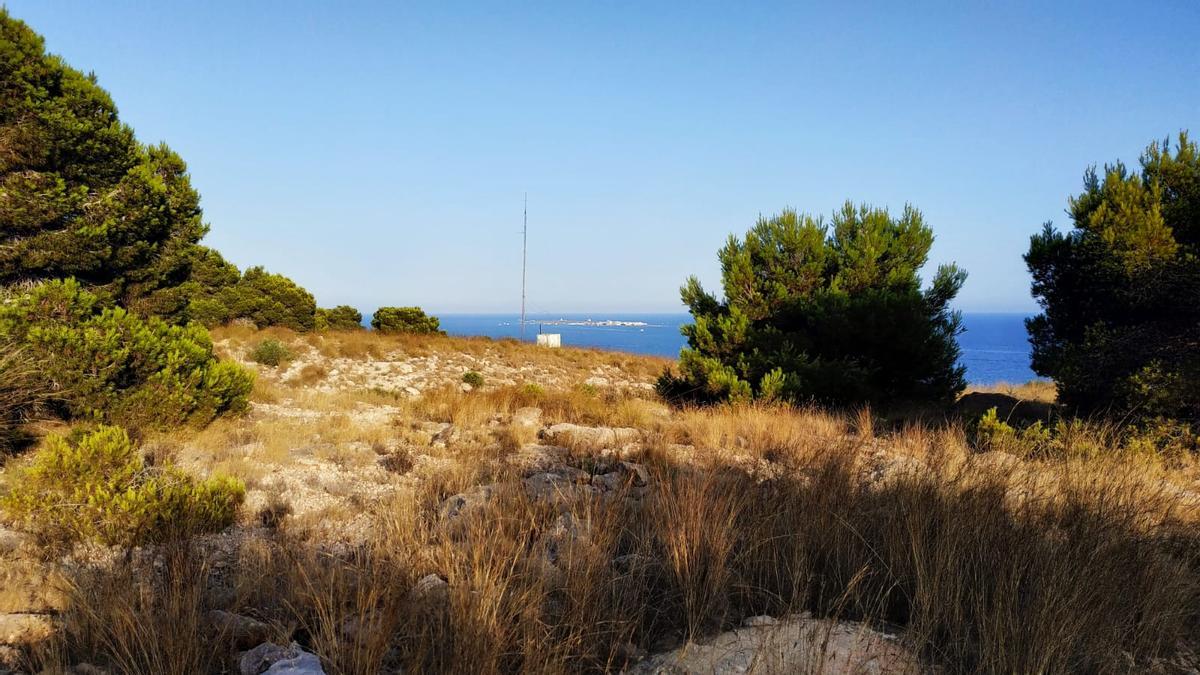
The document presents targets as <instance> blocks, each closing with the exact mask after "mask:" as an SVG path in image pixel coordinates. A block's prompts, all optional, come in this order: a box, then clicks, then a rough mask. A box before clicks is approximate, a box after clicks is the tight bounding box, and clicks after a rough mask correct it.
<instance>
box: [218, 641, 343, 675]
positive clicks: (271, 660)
mask: <svg viewBox="0 0 1200 675" xmlns="http://www.w3.org/2000/svg"><path fill="white" fill-rule="evenodd" d="M238 669H239V670H240V671H241V675H325V670H324V669H323V668H322V667H321V660H320V659H318V658H317V657H316V656H315V655H313V654H309V653H308V652H306V651H304V650H303V649H301V648H300V645H298V644H296V643H295V642H293V643H292V644H291V645H290V646H288V647H281V646H279V645H277V644H274V643H271V642H264V643H262V644H261V645H259V646H257V647H255V648H254V649H251V650H250V651H248V652H246V653H245V654H242V658H241V659H240V660H239V661H238Z"/></svg>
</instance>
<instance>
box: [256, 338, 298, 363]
mask: <svg viewBox="0 0 1200 675" xmlns="http://www.w3.org/2000/svg"><path fill="white" fill-rule="evenodd" d="M294 357H295V354H293V353H292V350H290V349H288V348H287V345H285V344H283V343H282V342H280V341H279V340H275V339H272V338H268V339H266V340H263V341H262V342H260V343H258V346H257V347H255V348H254V349H252V350H250V360H252V361H254V362H255V363H261V364H262V365H264V366H271V367H272V368H276V367H278V366H279V365H280V364H281V363H286V362H288V361H291V360H292V359H293V358H294Z"/></svg>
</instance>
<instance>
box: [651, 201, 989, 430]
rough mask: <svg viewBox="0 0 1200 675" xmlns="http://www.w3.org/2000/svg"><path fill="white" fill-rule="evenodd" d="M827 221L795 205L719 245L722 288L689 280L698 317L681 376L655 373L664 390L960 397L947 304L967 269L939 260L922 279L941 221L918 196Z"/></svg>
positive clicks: (840, 397)
mask: <svg viewBox="0 0 1200 675" xmlns="http://www.w3.org/2000/svg"><path fill="white" fill-rule="evenodd" d="M830 225H831V226H832V227H830V226H827V225H826V224H825V223H824V222H823V221H822V220H820V219H817V218H813V217H811V216H808V215H801V214H798V213H797V212H795V211H790V210H789V211H784V212H783V213H781V214H780V215H778V216H775V217H772V218H763V219H760V220H759V222H758V224H757V225H756V226H755V227H754V228H753V229H752V230H750V231H749V232H748V233H747V234H746V236H745V238H744V239H738V238H736V237H730V239H729V242H728V243H727V244H726V245H725V247H724V248H723V249H722V250H721V251H720V253H719V255H718V257H719V259H720V262H721V269H722V282H723V286H724V299H722V300H718V299H717V298H716V297H714V296H712V295H710V294H709V293H708V292H707V291H705V290H704V289H703V288H702V287H701V286H700V282H699V281H698V280H697V279H696V278H695V277H692V278H691V279H689V280H688V281H687V283H686V284H685V285H684V287H683V288H682V296H683V301H684V303H685V304H686V305H687V306H688V307H689V309H690V310H691V313H692V317H693V318H694V320H695V323H694V324H692V325H689V326H685V327H684V329H683V333H684V335H686V336H687V338H688V346H687V347H686V348H685V349H684V350H683V352H682V353H681V354H680V360H679V368H680V371H681V372H680V375H678V376H677V375H674V374H672V373H669V372H668V373H664V375H663V377H661V378H660V379H659V392H660V393H661V394H662V395H663V396H664V397H666V398H668V399H671V400H676V401H692V402H713V401H720V400H748V399H752V398H758V399H766V400H772V399H782V400H788V401H793V402H801V403H804V402H809V401H814V400H815V401H819V402H824V403H832V404H838V405H860V404H863V403H869V404H871V405H872V406H873V407H876V408H880V407H884V408H886V407H888V406H894V405H898V404H903V403H949V402H951V401H953V399H954V397H955V395H956V394H957V393H958V392H959V391H961V390H962V388H963V386H964V381H963V368H962V367H961V366H959V365H958V363H957V361H958V355H959V349H958V344H957V342H956V341H955V337H956V336H957V335H958V333H959V332H960V331H961V328H960V326H961V319H960V317H959V315H958V313H957V312H953V311H951V310H950V308H949V303H950V301H951V300H952V299H953V298H954V296H955V295H956V294H957V293H958V290H959V288H960V287H961V286H962V283H963V281H964V279H965V278H966V274H965V272H962V271H961V270H959V269H958V268H956V267H955V266H953V265H947V266H942V267H940V268H938V271H937V274H936V275H935V276H934V278H933V281H932V283H931V284H930V286H929V287H928V288H927V289H926V290H922V289H921V281H920V278H919V277H918V276H917V272H918V271H919V270H920V269H921V267H922V266H923V265H924V264H925V262H926V260H927V257H928V253H929V248H930V246H931V244H932V243H933V232H932V231H931V230H930V229H929V228H928V227H927V226H926V225H925V223H924V220H923V218H922V217H921V214H920V212H918V211H917V210H916V209H913V208H911V207H906V208H905V209H904V213H903V214H902V215H901V216H900V217H899V218H893V217H892V216H890V215H889V214H888V212H887V211H886V210H883V209H874V208H870V207H867V206H865V205H864V206H860V207H855V206H854V205H852V204H851V203H849V202H847V203H846V204H845V206H843V208H842V210H841V211H840V212H838V213H836V214H834V216H833V219H832V222H831V223H830Z"/></svg>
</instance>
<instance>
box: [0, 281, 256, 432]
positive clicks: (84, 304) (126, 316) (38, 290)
mask: <svg viewBox="0 0 1200 675" xmlns="http://www.w3.org/2000/svg"><path fill="white" fill-rule="evenodd" d="M0 341H6V342H9V343H12V344H14V345H17V346H19V347H20V348H21V349H23V350H24V351H25V353H27V354H28V355H29V357H30V358H31V359H33V360H34V361H36V362H37V364H38V374H39V377H40V378H41V381H42V382H43V383H45V384H46V386H47V387H49V388H51V390H52V393H53V395H54V397H55V399H57V400H58V401H59V402H60V404H61V408H62V410H61V412H63V413H65V414H66V415H67V416H70V417H82V418H87V419H93V420H98V421H114V422H119V423H122V424H126V425H140V424H149V425H153V426H171V425H176V424H182V423H193V424H205V423H207V422H209V421H211V420H212V419H213V418H215V417H216V416H217V415H220V414H222V413H225V412H239V411H242V410H244V409H245V408H246V406H247V396H248V395H249V393H250V389H251V387H252V386H253V381H254V380H253V374H252V373H250V372H248V371H247V370H245V369H244V368H241V367H240V366H238V365H237V364H235V363H229V362H221V361H218V360H217V359H216V357H215V356H214V355H213V346H212V341H211V340H210V339H209V337H208V333H207V331H205V330H204V328H203V327H201V326H199V325H196V324H193V325H190V326H186V327H184V326H172V325H169V324H167V323H166V322H164V321H162V320H161V319H158V318H150V319H141V318H139V317H138V316H136V315H134V314H131V313H129V312H127V311H126V310H124V309H122V308H120V307H106V306H104V304H103V303H102V302H101V300H100V298H98V297H97V296H96V295H94V294H92V293H90V292H88V291H86V290H84V289H83V288H82V287H81V286H80V285H79V284H78V283H77V282H76V281H74V280H73V279H68V280H66V281H51V282H48V283H45V284H41V285H39V286H36V287H34V288H33V289H31V290H30V291H29V292H27V293H24V294H22V295H19V296H16V297H13V298H11V299H9V301H8V302H6V303H4V304H3V305H0Z"/></svg>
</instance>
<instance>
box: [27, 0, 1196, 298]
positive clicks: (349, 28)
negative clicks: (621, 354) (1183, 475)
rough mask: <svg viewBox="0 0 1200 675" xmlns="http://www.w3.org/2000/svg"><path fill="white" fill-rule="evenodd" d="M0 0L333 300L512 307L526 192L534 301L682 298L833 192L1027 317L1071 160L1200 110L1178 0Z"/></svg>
mask: <svg viewBox="0 0 1200 675" xmlns="http://www.w3.org/2000/svg"><path fill="white" fill-rule="evenodd" d="M6 4H7V7H8V8H9V10H10V11H11V12H12V13H13V14H14V15H15V16H17V17H19V18H21V19H24V20H25V21H27V22H29V23H30V24H31V25H32V26H33V27H34V29H35V30H37V31H38V32H40V33H42V34H43V35H44V36H45V37H46V40H47V44H48V47H49V49H50V50H51V51H53V52H55V53H59V54H62V55H63V56H64V57H65V58H66V59H67V60H68V61H69V62H70V63H71V64H72V65H74V66H76V67H77V68H80V69H82V70H85V71H86V70H91V71H94V72H95V73H96V74H97V76H98V77H99V80H100V84H101V85H103V86H104V87H105V88H107V89H108V90H109V91H110V92H112V94H113V96H114V98H115V100H116V102H117V105H118V106H119V108H120V111H121V115H122V118H123V119H124V120H125V121H126V122H128V123H129V124H131V125H132V126H133V127H134V129H135V130H136V131H137V133H138V136H139V137H140V138H141V139H142V140H144V141H148V142H155V141H159V140H165V141H166V142H167V143H168V144H169V145H170V146H171V147H173V148H174V149H175V150H177V151H178V152H179V153H180V154H181V155H182V156H183V157H184V159H185V160H187V162H188V164H189V167H190V169H191V172H192V179H193V182H194V184H195V185H196V187H197V188H198V189H199V190H200V192H201V195H202V196H203V206H204V209H205V216H206V220H207V221H208V222H209V223H210V224H211V226H212V231H211V233H210V234H209V236H208V238H207V243H208V244H210V245H212V246H214V247H216V248H217V249H219V250H221V251H222V252H223V253H225V254H226V256H227V257H228V258H229V259H230V260H232V261H233V262H235V263H237V264H239V265H241V266H246V265H250V264H263V265H265V266H266V267H267V268H268V269H270V270H272V271H277V272H282V273H284V274H287V275H289V276H291V277H293V278H294V279H296V280H297V281H299V282H300V283H301V284H303V285H304V286H306V287H307V288H309V289H310V290H312V291H313V292H314V293H315V294H316V296H317V300H318V302H320V303H321V304H323V305H332V304H338V303H349V304H354V305H356V306H359V307H363V308H370V307H374V306H376V305H379V304H402V305H403V304H420V305H422V306H424V307H426V308H428V309H430V310H432V311H436V312H463V311H515V310H516V308H517V306H518V304H519V298H520V262H521V240H520V227H521V198H522V194H523V193H524V192H526V191H528V193H529V222H530V245H529V260H530V267H529V288H530V290H529V298H530V308H531V310H537V311H546V312H566V311H586V312H616V313H619V312H620V311H631V312H632V311H673V310H677V309H679V308H680V304H679V299H678V287H679V285H680V283H681V282H682V281H683V279H684V278H685V277H686V276H687V275H688V274H692V273H696V274H699V275H700V277H701V279H702V280H704V281H705V282H706V283H707V284H708V285H709V286H710V287H716V286H717V281H718V279H719V276H718V268H717V263H716V256H715V253H716V250H717V248H719V247H720V246H721V245H722V243H723V242H724V240H725V238H726V236H727V235H728V234H729V233H731V232H739V233H740V232H744V231H745V230H746V229H747V228H749V227H750V226H751V225H752V224H753V223H754V220H755V219H756V217H757V216H758V215H759V214H769V213H772V212H775V211H778V210H779V209H781V208H783V207H788V206H791V207H795V208H798V209H800V210H803V211H810V212H814V213H824V214H828V213H829V212H831V211H832V210H833V209H835V208H836V207H837V206H839V205H840V204H841V202H842V201H843V200H845V199H847V198H849V199H853V200H855V201H868V202H871V203H874V204H877V205H884V206H888V207H890V208H892V209H895V210H899V209H900V208H902V207H903V205H904V204H905V202H911V203H912V204H914V205H916V206H917V207H918V208H920V209H921V210H922V211H923V212H924V213H925V216H926V220H927V222H928V223H929V224H930V225H931V226H932V227H933V228H934V231H935V233H936V236H937V242H936V244H935V246H934V250H933V254H932V257H931V258H932V259H931V262H933V263H935V264H936V263H937V262H941V261H951V260H953V261H957V262H958V263H959V264H960V265H962V266H963V267H965V268H966V269H967V270H968V271H969V272H970V279H969V280H968V282H967V285H966V287H965V288H964V290H963V292H962V294H961V295H960V297H959V300H958V303H957V304H958V306H959V307H960V308H962V309H964V310H968V311H1026V310H1030V309H1032V308H1033V303H1032V301H1031V300H1030V299H1029V292H1028V285H1029V281H1028V277H1027V275H1026V273H1025V269H1024V264H1023V263H1022V261H1021V254H1022V252H1023V251H1024V250H1025V248H1026V246H1027V244H1028V238H1029V235H1030V234H1031V233H1033V232H1034V231H1036V230H1037V229H1038V228H1039V226H1040V224H1041V223H1042V222H1044V221H1046V220H1054V221H1055V223H1057V224H1059V225H1066V217H1065V214H1064V212H1063V210H1064V208H1065V206H1066V199H1067V196H1068V195H1070V194H1072V193H1074V192H1076V191H1077V190H1078V188H1079V185H1080V178H1081V175H1082V173H1083V170H1084V169H1085V168H1086V167H1087V166H1088V165H1089V164H1092V163H1103V162H1106V161H1111V160H1114V159H1124V160H1126V161H1129V162H1133V161H1135V160H1136V158H1137V156H1138V154H1139V152H1140V150H1141V149H1142V148H1143V147H1144V146H1145V145H1146V143H1147V142H1149V141H1150V140H1152V139H1157V138H1162V137H1164V136H1166V135H1168V134H1174V133H1176V132H1177V131H1178V130H1180V129H1183V128H1189V127H1190V128H1192V129H1193V131H1194V132H1196V133H1200V87H1197V86H1196V83H1197V78H1198V77H1200V40H1197V37H1196V36H1197V35H1198V34H1200V3H1197V2H1194V0H1175V1H1170V0H1165V1H1161V2H1147V3H1131V2H1119V3H1116V2H1114V3H1109V2H1096V1H1092V2H1058V3H1045V2H1027V3H1025V2H1004V3H1001V2H987V3H984V2H912V3H898V2H897V3H781V4H772V3H753V4H747V5H743V3H732V2H715V3H703V2H688V3H683V2H681V3H677V4H666V3H641V2H595V3H585V2H578V3H577V2H565V3H563V2H548V3H534V2H529V3H513V2H504V3H501V2H497V3H471V4H464V3H456V2H437V3H429V4H422V5H417V4H401V3H390V2H389V3H383V2H380V3H365V2H337V3H335V2H320V3H318V2H311V3H310V2H251V3H247V2H205V3H161V2H149V1H145V2H132V1H130V2H116V3H94V2H83V1H72V2H66V1H58V0H8V1H7V3H6ZM835 5H839V6H835ZM840 5H845V6H840ZM1049 5H1053V7H1049Z"/></svg>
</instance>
